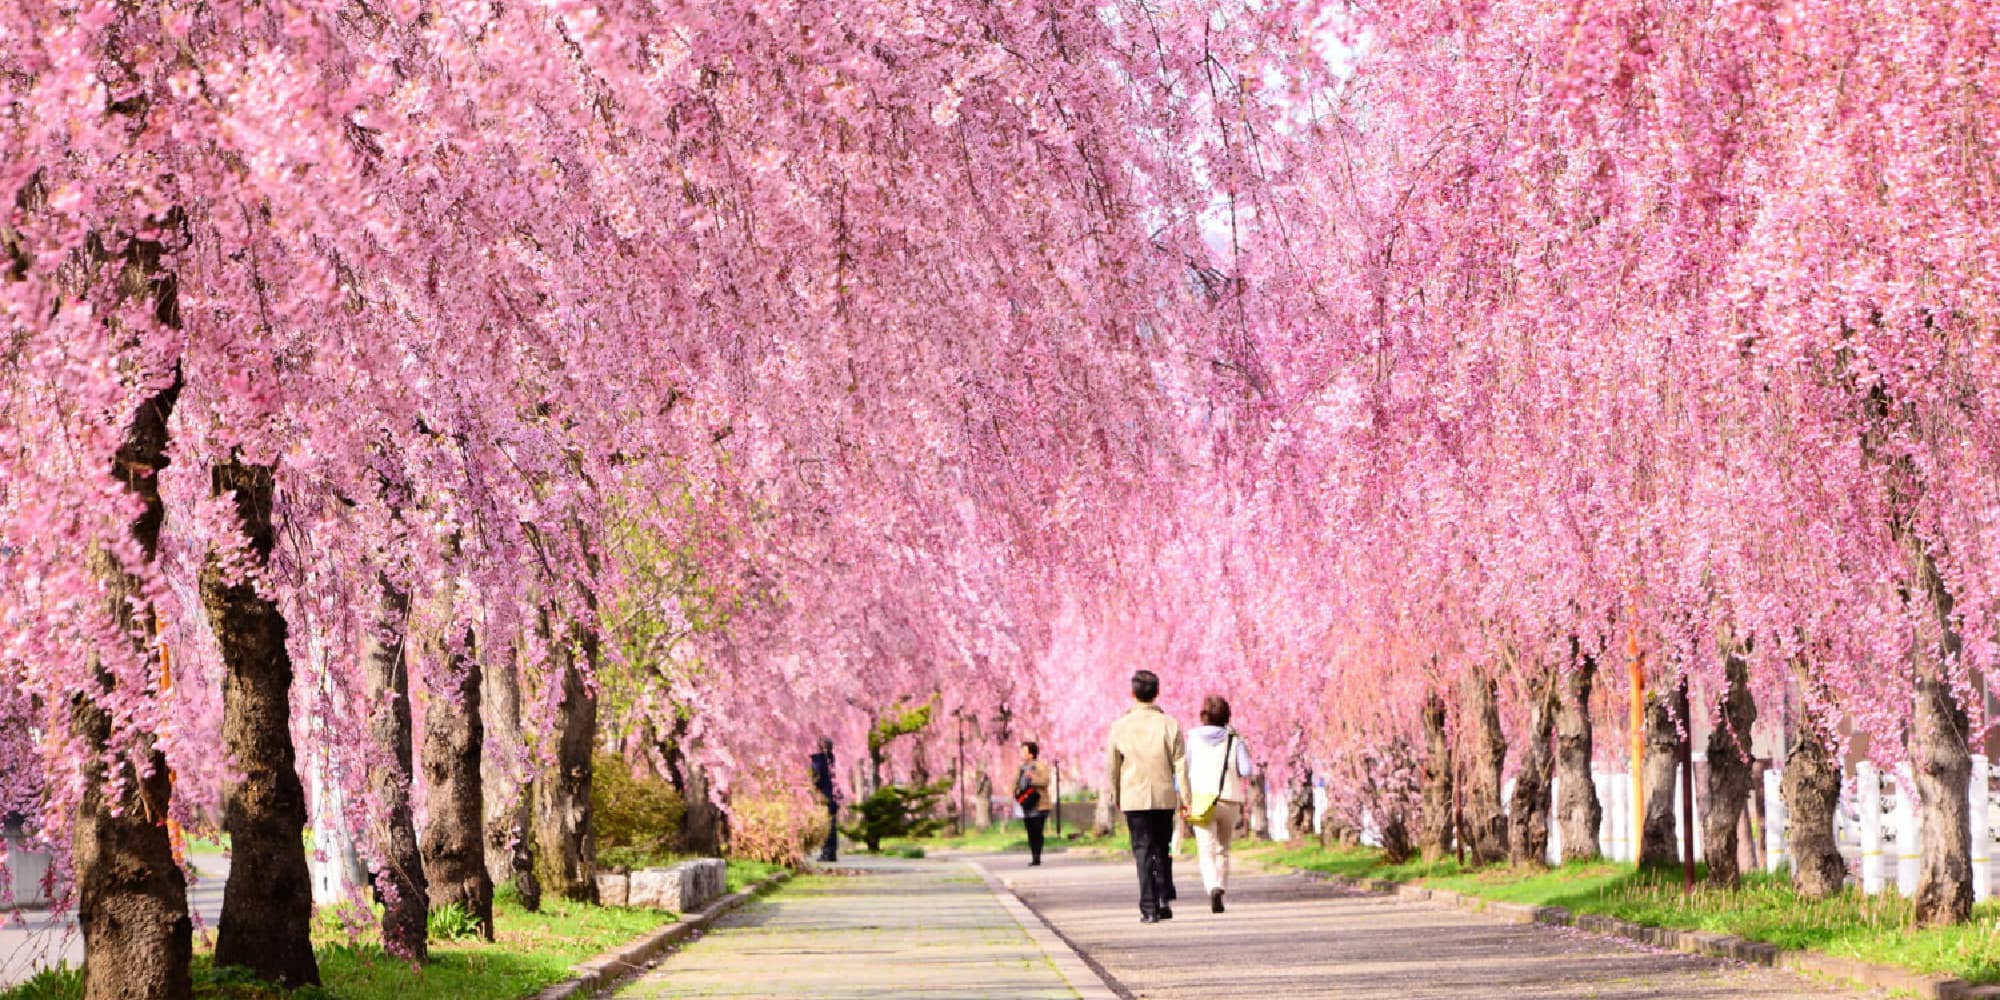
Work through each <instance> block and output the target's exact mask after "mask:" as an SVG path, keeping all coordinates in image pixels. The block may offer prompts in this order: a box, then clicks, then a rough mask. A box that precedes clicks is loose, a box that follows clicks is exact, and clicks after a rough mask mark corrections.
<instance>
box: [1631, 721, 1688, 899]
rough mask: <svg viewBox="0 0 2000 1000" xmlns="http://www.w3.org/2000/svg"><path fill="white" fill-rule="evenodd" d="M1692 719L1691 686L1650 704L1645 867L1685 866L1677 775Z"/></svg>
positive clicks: (1643, 845)
mask: <svg viewBox="0 0 2000 1000" xmlns="http://www.w3.org/2000/svg"><path fill="white" fill-rule="evenodd" d="M1687 717H1688V703H1687V686H1686V685H1676V686H1675V687H1674V689H1673V691H1672V692H1665V691H1658V692H1655V693H1654V695H1653V696H1652V697H1651V698H1650V699H1648V700H1647V704H1646V759H1645V763H1644V764H1643V769H1644V770H1643V775H1644V778H1645V782H1646V823H1645V826H1644V827H1642V828H1641V829H1640V833H1639V866H1640V867H1641V868H1674V867H1677V866H1679V865H1680V863H1681V848H1680V841H1679V839H1678V838H1679V832H1678V831H1677V830H1675V829H1674V803H1676V802H1678V801H1680V785H1679V784H1677V783H1676V781H1675V775H1676V774H1677V773H1678V768H1679V767H1680V762H1681V724H1682V720H1685V719H1686V718H1687Z"/></svg>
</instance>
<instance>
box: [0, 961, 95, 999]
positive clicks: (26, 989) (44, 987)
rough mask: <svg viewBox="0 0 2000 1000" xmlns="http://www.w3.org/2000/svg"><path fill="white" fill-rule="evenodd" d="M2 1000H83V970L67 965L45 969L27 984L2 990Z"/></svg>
mask: <svg viewBox="0 0 2000 1000" xmlns="http://www.w3.org/2000/svg"><path fill="white" fill-rule="evenodd" d="M0 1000H83V970H82V969H72V968H70V967H69V966H67V965H58V966H56V967H55V968H53V969H43V970H42V971H40V972H37V973H35V974H34V975H32V976H29V977H28V980H27V982H24V983H19V984H16V985H15V986H13V987H11V988H0Z"/></svg>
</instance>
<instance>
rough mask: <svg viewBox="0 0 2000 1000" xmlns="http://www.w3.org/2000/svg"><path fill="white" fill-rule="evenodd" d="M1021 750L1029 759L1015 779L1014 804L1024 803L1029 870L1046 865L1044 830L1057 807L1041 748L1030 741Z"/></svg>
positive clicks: (1023, 813)
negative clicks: (1044, 857) (1043, 850)
mask: <svg viewBox="0 0 2000 1000" xmlns="http://www.w3.org/2000/svg"><path fill="white" fill-rule="evenodd" d="M1021 749H1023V750H1026V751H1027V752H1028V759H1027V760H1024V761H1022V762H1021V773H1020V775H1019V776H1018V777H1016V778H1015V779H1014V801H1015V802H1018V803H1020V805H1021V824H1022V825H1023V826H1026V827H1027V828H1028V867H1030V868H1032V867H1034V866H1036V865H1039V864H1041V863H1042V830H1043V829H1044V828H1045V827H1046V826H1047V825H1048V822H1049V810H1050V809H1052V808H1054V805H1053V800H1051V799H1050V798H1049V778H1050V774H1049V765H1047V764H1045V763H1043V762H1042V747H1041V744H1039V743H1036V742H1035V741H1034V740H1029V741H1028V742H1026V743H1023V744H1021Z"/></svg>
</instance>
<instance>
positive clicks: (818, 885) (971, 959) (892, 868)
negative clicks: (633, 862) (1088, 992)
mask: <svg viewBox="0 0 2000 1000" xmlns="http://www.w3.org/2000/svg"><path fill="white" fill-rule="evenodd" d="M842 867H843V869H851V870H853V871H854V872H855V873H854V874H848V875H802V876H801V877H799V878H796V879H794V880H792V881H791V882H790V883H789V884H787V885H786V886H785V887H784V888H783V889H780V890H779V891H778V892H776V893H774V894H772V895H770V896H767V897H765V898H764V899H761V900H758V901H756V902H754V903H751V904H749V905H747V906H745V907H743V908H742V909H740V910H738V911H736V912H735V913H732V914H730V915H728V916H726V917H723V918H722V919H720V920H718V921H717V922H716V924H715V926H714V928H712V929H711V930H710V931H709V932H708V933H707V934H705V935H703V936H702V938H701V939H700V940H698V941H695V942H693V943H691V944H689V945H687V946H686V947H684V948H682V949H681V950H680V951H679V952H677V953H675V954H674V955H673V956H672V957H670V958H668V959H666V960H665V961H663V962H661V964H660V966H659V967H658V968H657V969H655V970H653V971H652V972H650V973H648V974H646V975H645V976H643V977H641V978H640V979H638V980H636V981H634V982H633V983H631V984H630V985H628V986H626V987H625V988H623V989H622V990H620V991H619V992H618V993H617V996H620V997H645V998H667V997H731V998H737V1000H747V998H777V997H787V998H790V997H811V998H816V1000H861V998H872V997H893V998H898V1000H917V998H940V1000H942V998H947V997H949V998H953V1000H964V998H990V1000H1075V998H1076V996H1077V994H1076V992H1075V991H1074V990H1072V989H1071V988H1070V986H1069V984H1068V983H1067V982H1066V981H1065V980H1064V979H1063V977H1062V975H1061V974H1060V973H1059V972H1058V971H1057V970H1056V968H1055V966H1054V965H1052V964H1051V963H1050V961H1049V958H1048V956H1047V955H1046V954H1044V953H1043V951H1042V949H1041V948H1040V947H1039V946H1038V945H1036V944H1035V942H1034V941H1033V940H1031V939H1030V938H1029V936H1028V935H1027V933H1026V932H1024V931H1023V930H1022V927H1021V925H1020V924H1019V923H1017V922H1016V921H1015V918H1014V917H1013V916H1011V915H1010V914H1009V913H1008V911H1007V909H1006V908H1005V907H1004V906H1003V905H1002V902H1001V900H1000V899H999V898H998V897H996V896H995V895H994V894H993V892H991V891H990V890H989V889H988V888H987V886H986V883H985V881H984V880H983V879H981V877H980V875H979V873H978V872H977V871H976V870H975V869H974V868H973V867H972V866H970V865H968V864H965V863H962V862H954V861H938V860H921V861H905V860H901V859H859V860H850V859H847V858H843V859H842Z"/></svg>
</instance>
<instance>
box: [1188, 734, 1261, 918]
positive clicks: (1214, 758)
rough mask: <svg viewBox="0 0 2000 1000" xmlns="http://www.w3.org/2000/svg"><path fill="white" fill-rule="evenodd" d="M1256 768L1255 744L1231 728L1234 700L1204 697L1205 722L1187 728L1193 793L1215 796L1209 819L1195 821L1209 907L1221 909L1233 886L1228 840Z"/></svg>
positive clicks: (1195, 796) (1198, 797) (1197, 798)
mask: <svg viewBox="0 0 2000 1000" xmlns="http://www.w3.org/2000/svg"><path fill="white" fill-rule="evenodd" d="M1255 773H1256V767H1255V766H1254V765H1253V764H1251V762H1250V748H1248V747H1246V746H1244V745H1243V738H1242V737H1241V736H1238V735H1236V731H1235V730H1233V729H1231V728H1229V702H1228V701H1226V700H1224V699H1223V698H1222V697H1221V696H1220V695H1209V696H1208V699H1207V700H1206V701H1203V702H1202V703H1201V725H1200V726H1197V727H1195V728H1194V729H1190V730H1188V734H1187V774H1188V784H1189V785H1191V786H1193V787H1191V788H1190V789H1189V791H1190V792H1191V793H1192V794H1191V795H1190V796H1189V798H1190V799H1192V800H1193V801H1194V802H1196V803H1200V802H1201V801H1202V800H1203V799H1204V798H1205V796H1206V795H1214V796H1216V800H1215V805H1214V806H1213V807H1212V808H1211V809H1210V810H1209V814H1208V817H1207V820H1206V822H1201V823H1193V824H1192V825H1193V826H1194V841H1195V854H1196V856H1197V857H1199V858H1200V860H1201V882H1202V885H1203V886H1204V887H1206V888H1207V889H1208V903H1209V909H1210V910H1213V911H1214V912H1216V913H1221V912H1222V894H1223V892H1225V891H1227V890H1228V888H1229V845H1230V842H1231V841H1234V840H1235V839H1236V824H1237V822H1238V821H1239V820H1241V819H1242V818H1243V798H1244V796H1243V779H1245V778H1248V777H1250V776H1251V775H1252V774H1255Z"/></svg>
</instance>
